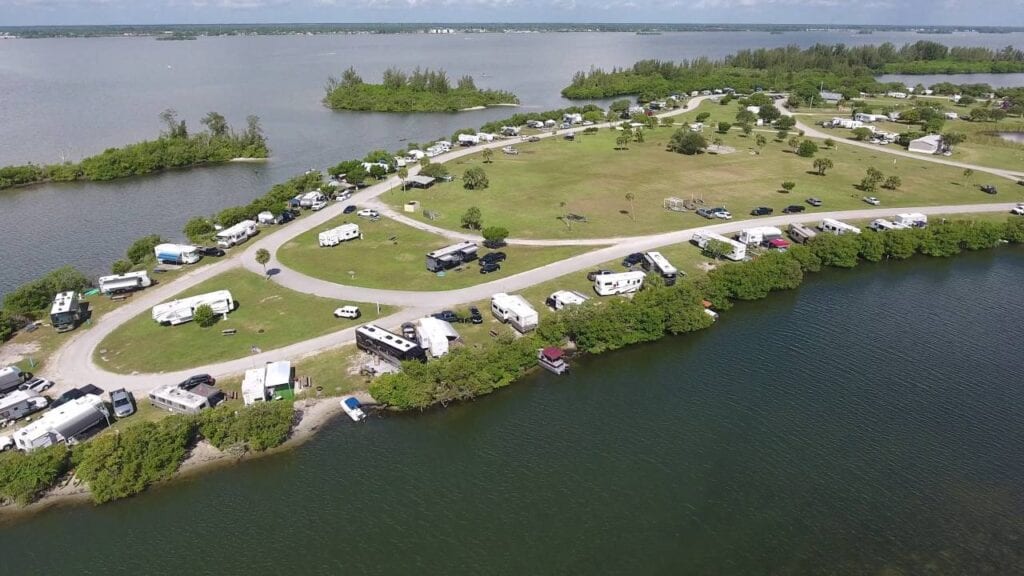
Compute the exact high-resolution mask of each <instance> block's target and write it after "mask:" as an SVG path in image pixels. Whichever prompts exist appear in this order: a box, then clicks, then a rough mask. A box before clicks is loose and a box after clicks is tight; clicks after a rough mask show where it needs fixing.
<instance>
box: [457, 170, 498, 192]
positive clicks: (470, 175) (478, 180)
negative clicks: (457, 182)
mask: <svg viewBox="0 0 1024 576" xmlns="http://www.w3.org/2000/svg"><path fill="white" fill-rule="evenodd" d="M490 185H491V183H490V181H489V180H488V179H487V173H486V172H484V169H483V168H481V167H479V166H473V167H472V168H469V169H468V170H466V172H465V173H464V174H463V175H462V187H463V188H465V189H467V190H483V189H484V188H487V187H488V186H490Z"/></svg>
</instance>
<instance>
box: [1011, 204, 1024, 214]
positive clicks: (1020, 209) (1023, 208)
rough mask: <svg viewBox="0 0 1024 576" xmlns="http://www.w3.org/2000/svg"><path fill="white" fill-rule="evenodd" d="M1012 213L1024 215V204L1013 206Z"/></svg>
mask: <svg viewBox="0 0 1024 576" xmlns="http://www.w3.org/2000/svg"><path fill="white" fill-rule="evenodd" d="M1010 213H1011V214H1017V215H1020V216H1024V204H1017V205H1016V206H1014V207H1013V208H1010Z"/></svg>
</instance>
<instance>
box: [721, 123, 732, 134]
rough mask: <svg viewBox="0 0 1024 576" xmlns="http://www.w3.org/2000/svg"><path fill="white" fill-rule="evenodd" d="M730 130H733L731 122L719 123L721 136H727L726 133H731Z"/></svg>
mask: <svg viewBox="0 0 1024 576" xmlns="http://www.w3.org/2000/svg"><path fill="white" fill-rule="evenodd" d="M730 128H732V124H731V123H729V122H719V123H718V131H719V132H720V133H721V134H725V133H726V132H728V131H729V129H730Z"/></svg>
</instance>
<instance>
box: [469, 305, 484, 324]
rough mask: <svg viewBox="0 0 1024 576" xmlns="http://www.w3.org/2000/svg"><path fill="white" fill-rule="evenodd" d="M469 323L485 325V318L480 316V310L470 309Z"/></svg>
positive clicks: (472, 307)
mask: <svg viewBox="0 0 1024 576" xmlns="http://www.w3.org/2000/svg"><path fill="white" fill-rule="evenodd" d="M469 321H470V322H471V323H473V324H483V323H484V317H483V315H482V314H480V309H479V308H477V307H476V306H470V307H469Z"/></svg>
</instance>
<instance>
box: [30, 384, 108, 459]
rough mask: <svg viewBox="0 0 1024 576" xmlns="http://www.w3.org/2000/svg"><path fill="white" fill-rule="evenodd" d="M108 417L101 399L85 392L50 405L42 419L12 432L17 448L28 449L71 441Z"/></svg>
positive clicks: (105, 420)
mask: <svg viewBox="0 0 1024 576" xmlns="http://www.w3.org/2000/svg"><path fill="white" fill-rule="evenodd" d="M109 416H110V413H109V412H108V411H107V407H106V404H104V402H103V399H102V398H100V397H99V396H96V395H93V394H86V395H84V396H82V397H81V398H76V399H74V400H69V401H67V402H66V403H65V404H64V405H62V406H58V407H56V408H54V407H52V406H51V409H50V410H49V411H47V412H46V414H45V415H44V416H43V417H42V418H40V419H38V420H36V421H35V422H32V423H31V424H29V425H28V426H25V427H24V428H22V429H20V430H18V431H16V432H15V433H14V434H13V436H14V443H15V445H16V446H17V447H18V448H20V449H21V450H24V451H26V452H31V451H32V450H35V449H37V448H44V447H46V446H52V445H54V444H56V443H58V442H68V441H73V440H74V439H75V437H76V436H78V435H79V434H82V433H83V432H85V431H86V430H89V429H90V428H92V427H93V426H97V425H99V424H102V423H104V422H107V421H108V418H109Z"/></svg>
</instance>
